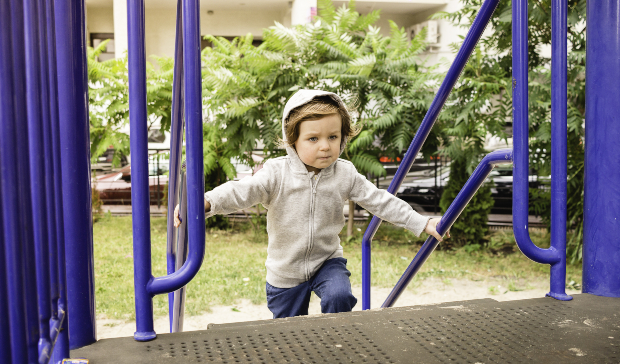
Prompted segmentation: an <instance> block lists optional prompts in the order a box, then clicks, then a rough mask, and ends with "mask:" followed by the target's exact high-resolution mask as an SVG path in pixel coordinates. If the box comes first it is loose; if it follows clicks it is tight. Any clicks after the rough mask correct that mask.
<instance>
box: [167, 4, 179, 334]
mask: <svg viewBox="0 0 620 364" xmlns="http://www.w3.org/2000/svg"><path fill="white" fill-rule="evenodd" d="M182 93H183V17H182V16H181V1H180V0H178V1H177V28H176V38H175V51H174V77H173V79H172V122H171V124H170V134H171V135H170V168H169V171H168V176H169V180H168V225H167V226H168V239H167V252H168V254H167V258H168V259H167V263H168V274H172V273H174V272H175V271H176V254H177V252H178V251H177V250H176V245H177V244H176V239H175V237H176V236H177V234H176V231H175V230H176V229H175V228H174V216H173V214H174V207H175V206H176V205H177V203H178V191H179V170H180V168H179V167H180V164H181V146H182V144H183V97H182ZM174 295H175V292H170V293H168V316H169V319H170V332H175V330H174V328H173V323H172V322H173V316H174V314H173V311H174Z"/></svg>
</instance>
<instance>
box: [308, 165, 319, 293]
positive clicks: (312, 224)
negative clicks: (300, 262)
mask: <svg viewBox="0 0 620 364" xmlns="http://www.w3.org/2000/svg"><path fill="white" fill-rule="evenodd" d="M320 178H321V177H320V175H316V174H315V175H314V176H313V177H312V178H311V179H310V187H311V190H312V192H311V194H310V240H309V243H308V250H306V281H309V280H310V278H311V277H310V269H309V268H310V252H311V251H312V247H313V246H314V244H313V243H314V231H313V229H314V197H315V195H316V187H317V185H318V184H319V179H320ZM313 180H316V182H313Z"/></svg>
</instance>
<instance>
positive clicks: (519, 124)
mask: <svg viewBox="0 0 620 364" xmlns="http://www.w3.org/2000/svg"><path fill="white" fill-rule="evenodd" d="M486 4H487V3H486V2H485V4H484V5H486ZM484 5H483V7H482V8H481V9H480V12H479V13H478V16H477V17H476V21H477V20H478V18H480V17H481V14H482V13H483V8H484ZM512 7H513V8H512V10H513V11H512V27H513V31H512V34H513V63H512V66H513V118H514V121H513V146H514V152H511V151H510V150H502V151H496V152H493V153H491V154H489V155H487V156H486V157H485V158H484V159H483V160H482V162H481V163H480V165H479V166H478V168H476V170H475V171H474V174H473V175H472V176H471V177H470V179H469V180H468V181H467V183H466V184H465V186H464V187H463V189H462V190H461V192H460V193H459V194H458V195H457V197H456V199H455V200H454V201H453V202H452V204H451V205H450V207H449V208H448V210H447V211H446V214H445V215H444V216H443V217H442V218H441V221H440V222H439V224H438V225H437V231H438V232H439V234H441V235H442V236H443V234H445V232H446V231H448V230H449V229H450V227H451V226H452V224H453V223H454V221H455V220H456V218H457V217H458V215H459V214H460V213H461V212H462V211H463V209H464V208H465V206H466V205H467V203H468V202H469V200H470V199H471V197H472V196H473V195H474V193H475V192H476V191H477V190H478V188H479V187H480V185H481V184H482V182H483V181H484V179H485V178H486V177H487V176H488V174H489V173H490V172H491V170H492V169H493V165H495V164H500V163H510V162H511V160H512V159H513V158H514V180H513V230H514V234H515V240H516V242H517V245H518V246H519V248H520V249H521V251H522V252H523V254H524V255H525V256H527V257H528V258H530V259H532V260H533V261H535V262H538V263H545V264H551V277H550V281H551V282H550V286H551V290H550V292H549V293H547V296H550V297H553V298H555V299H558V300H564V301H567V300H571V299H572V297H571V296H568V295H567V294H566V290H565V281H566V156H567V149H566V133H567V130H566V101H567V100H566V30H567V28H566V15H567V4H566V0H553V1H552V6H551V7H552V64H551V71H552V91H551V92H552V95H551V96H552V109H551V113H552V140H553V145H552V154H551V156H552V159H551V163H552V166H551V168H552V175H551V181H552V182H551V183H552V189H551V200H552V206H551V207H552V211H551V212H552V216H551V220H552V221H551V247H550V248H549V249H541V248H539V247H537V246H536V245H534V243H533V242H532V240H531V239H530V237H529V232H528V209H529V202H528V198H529V183H528V174H529V159H528V158H529V150H528V145H529V136H528V128H529V123H528V101H527V99H528V75H527V73H528V61H527V51H528V47H527V35H528V27H527V23H528V15H527V0H513V2H512ZM489 16H490V14H489ZM488 20H489V18H486V21H487V22H488ZM476 21H474V24H473V25H472V29H470V33H472V30H473V29H474V28H475V27H476ZM468 37H469V33H468ZM466 41H467V38H466ZM464 47H465V43H464V44H463V47H461V49H460V50H459V54H460V53H461V51H462V50H463V48H464ZM457 61H458V58H457V60H455V61H454V63H453V65H452V67H455V64H456V63H457ZM463 65H464V63H463ZM451 71H452V68H451V69H450V71H449V72H448V76H450V74H451ZM448 76H446V78H448ZM456 77H457V78H458V75H457V76H456ZM445 83H446V81H444V84H445ZM444 84H442V87H443V85H444ZM453 84H454V83H452V85H453ZM446 96H447V95H446ZM436 99H437V98H436ZM433 102H435V100H434V101H433ZM429 113H430V110H429ZM427 117H428V114H427ZM426 119H427V118H426V117H425V121H426ZM422 124H423V125H424V121H423V122H422ZM431 126H432V125H431ZM420 129H422V127H420ZM419 133H420V132H419V131H418V134H419ZM427 134H428V133H427ZM416 137H417V134H416ZM415 140H416V139H414V142H415ZM414 142H412V146H413V144H414ZM420 147H421V143H420ZM411 149H412V147H410V150H411ZM417 151H419V148H418V149H417V150H416V153H417ZM513 153H514V154H513ZM407 154H409V151H408V152H407ZM502 155H504V157H505V158H502ZM509 155H510V158H508V156H509ZM401 167H402V166H401ZM409 167H410V166H409ZM409 167H407V169H406V170H405V171H404V173H403V174H402V176H403V178H404V174H406V172H407V171H409ZM400 169H401V168H399V171H400ZM398 175H399V174H398V172H397V176H398ZM395 180H396V178H395ZM401 181H402V179H401V180H400V181H398V182H397V183H398V186H400V182H401ZM392 183H393V184H394V182H392ZM390 187H392V186H391V185H390ZM394 190H395V189H394ZM388 191H390V190H388ZM390 192H392V191H390ZM392 193H393V192H392ZM373 221H374V218H373ZM371 224H372V223H371ZM377 227H378V224H377ZM369 229H370V227H369ZM375 231H376V230H375ZM367 234H368V231H367ZM373 234H374V232H373ZM437 244H438V241H437V240H436V239H435V238H433V237H429V238H428V239H427V240H426V242H425V243H424V245H423V246H422V248H420V251H419V252H418V254H416V256H415V258H414V259H413V261H412V262H411V263H410V265H409V267H408V268H407V269H406V271H405V273H404V274H403V276H402V277H401V278H400V280H399V281H398V283H397V284H396V286H395V287H394V289H393V290H392V292H391V293H390V295H389V296H388V298H387V299H386V301H385V302H384V303H383V306H382V307H391V306H392V305H394V303H395V302H396V300H397V299H398V297H399V296H400V294H401V293H402V292H403V291H404V289H405V288H406V287H407V285H408V284H409V282H410V281H411V280H412V279H413V277H414V276H415V274H416V273H417V272H418V270H419V269H420V267H421V266H422V265H423V264H424V262H425V261H426V259H427V258H428V257H429V256H430V254H431V253H432V252H433V251H434V250H435V248H436V247H437ZM368 246H369V244H368ZM368 249H369V248H368ZM368 260H370V258H368ZM363 268H366V266H365V265H364V266H363ZM369 268H370V262H368V270H367V271H366V272H365V274H367V275H369V274H370V273H369V272H370V269H369ZM364 277H365V275H364ZM368 280H370V278H368ZM363 289H368V291H367V292H368V301H366V300H364V304H365V305H364V307H363V308H364V309H368V308H370V293H369V292H370V282H368V288H366V285H364V286H363ZM364 299H366V296H364ZM366 302H368V303H367V305H366Z"/></svg>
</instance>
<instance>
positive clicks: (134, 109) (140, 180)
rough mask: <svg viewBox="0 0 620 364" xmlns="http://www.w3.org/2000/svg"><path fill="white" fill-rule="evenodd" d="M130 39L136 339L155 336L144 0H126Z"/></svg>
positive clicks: (130, 121) (130, 115) (130, 137)
mask: <svg viewBox="0 0 620 364" xmlns="http://www.w3.org/2000/svg"><path fill="white" fill-rule="evenodd" d="M127 23H128V25H127V32H128V38H129V49H128V54H129V128H130V132H129V142H130V146H131V216H132V219H133V220H132V225H133V256H134V289H135V300H136V302H135V305H136V332H135V333H134V338H135V339H136V340H138V341H148V340H152V339H154V338H155V337H156V334H155V330H154V328H153V297H152V296H151V295H150V294H149V293H148V291H147V284H148V282H149V281H150V280H151V279H152V278H153V275H152V273H151V272H152V271H151V222H150V209H149V170H148V145H147V129H146V128H147V114H146V51H145V48H144V0H127Z"/></svg>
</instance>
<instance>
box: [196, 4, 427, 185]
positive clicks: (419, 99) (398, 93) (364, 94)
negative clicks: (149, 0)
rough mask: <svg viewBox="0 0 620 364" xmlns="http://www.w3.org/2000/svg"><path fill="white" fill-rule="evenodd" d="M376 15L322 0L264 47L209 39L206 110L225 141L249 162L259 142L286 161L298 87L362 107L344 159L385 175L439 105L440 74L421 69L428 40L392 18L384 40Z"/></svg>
mask: <svg viewBox="0 0 620 364" xmlns="http://www.w3.org/2000/svg"><path fill="white" fill-rule="evenodd" d="M378 19H379V12H377V11H375V12H372V13H370V14H367V15H359V14H358V13H357V12H356V11H355V3H354V2H353V1H351V2H350V3H349V7H341V8H339V9H337V10H336V9H335V8H334V7H333V5H332V4H331V1H328V0H322V1H320V2H319V16H318V18H317V21H316V23H314V24H307V25H304V26H297V27H295V28H292V29H291V28H286V27H284V26H282V25H281V24H278V23H276V25H275V26H273V27H270V28H269V29H266V30H265V31H264V34H263V43H262V44H261V45H260V46H258V47H254V46H252V36H251V35H248V36H246V37H245V38H237V39H235V40H233V41H227V40H226V39H224V38H215V37H212V36H207V39H209V40H210V41H211V42H212V43H213V45H214V47H213V48H207V49H205V51H204V53H203V62H204V64H206V65H207V66H206V67H205V74H204V88H205V98H206V102H205V104H206V106H207V108H208V109H209V110H210V112H211V113H212V120H213V122H215V123H217V124H218V125H220V127H221V128H222V129H223V135H224V136H225V137H226V138H227V142H228V143H232V144H233V145H235V147H237V148H239V151H240V156H241V157H242V158H244V159H245V160H246V161H247V162H248V163H250V164H251V163H252V161H251V160H250V159H249V155H248V153H249V152H250V151H251V150H253V149H254V148H255V147H256V145H257V144H256V143H257V141H258V140H262V141H263V142H264V145H265V151H266V152H267V153H268V154H269V155H270V156H278V155H281V154H282V152H283V151H282V150H281V149H279V143H278V142H279V140H280V138H281V115H282V111H283V108H284V104H285V103H286V100H287V99H288V98H289V97H290V96H291V95H292V94H293V93H294V92H295V91H297V90H298V89H300V88H319V89H324V90H328V91H332V92H336V93H338V94H339V95H341V96H342V97H343V98H344V99H345V100H347V101H348V102H349V103H350V104H357V105H358V107H357V115H356V121H357V123H358V124H359V125H361V126H362V127H363V130H362V132H361V133H360V134H359V135H358V136H357V137H356V138H355V139H353V140H352V141H351V143H350V144H349V146H348V148H347V151H346V152H345V153H344V158H347V159H350V160H351V161H353V163H354V164H355V165H356V167H357V168H358V170H359V171H360V172H362V173H368V172H370V173H373V174H374V175H384V174H385V171H384V169H383V167H382V166H381V164H380V163H379V162H378V157H379V156H381V155H387V156H389V157H393V158H394V159H396V157H397V156H400V155H402V153H403V152H404V149H405V148H406V147H407V146H408V145H409V143H410V142H411V139H412V138H413V135H414V134H415V131H416V130H417V127H418V126H419V124H420V122H421V120H422V118H423V116H424V113H425V112H426V108H427V107H428V105H429V104H430V102H431V101H432V96H433V93H432V87H433V86H434V85H435V84H436V76H435V75H434V74H433V73H432V72H429V70H428V69H426V68H425V67H423V66H422V65H419V64H418V63H419V57H418V55H419V53H420V52H421V51H422V50H424V44H423V42H422V41H421V40H420V39H422V38H421V37H418V38H416V39H414V40H413V42H409V41H408V39H407V36H406V33H405V31H404V29H402V28H399V27H398V26H397V25H396V24H395V23H393V22H392V23H391V35H390V36H389V37H385V36H382V35H381V34H380V33H379V29H378V28H376V27H374V26H373V24H374V23H375V22H376V21H377V20H378ZM429 139H431V140H432V139H433V138H432V137H431V138H429ZM377 142H378V143H377ZM435 144H437V143H435ZM431 145H432V143H431Z"/></svg>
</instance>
